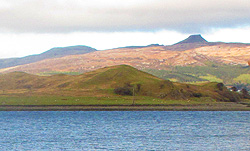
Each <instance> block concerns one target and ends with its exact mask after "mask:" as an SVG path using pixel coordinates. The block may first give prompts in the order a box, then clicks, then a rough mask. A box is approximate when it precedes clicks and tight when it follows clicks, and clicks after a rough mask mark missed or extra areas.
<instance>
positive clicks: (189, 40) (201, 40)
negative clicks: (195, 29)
mask: <svg viewBox="0 0 250 151" xmlns="http://www.w3.org/2000/svg"><path fill="white" fill-rule="evenodd" d="M207 42H208V41H207V40H205V39H204V38H203V37H202V36H201V35H200V34H198V35H190V36H189V37H188V38H187V39H185V40H183V41H180V42H178V43H177V44H185V43H207Z"/></svg>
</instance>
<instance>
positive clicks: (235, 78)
mask: <svg viewBox="0 0 250 151" xmlns="http://www.w3.org/2000/svg"><path fill="white" fill-rule="evenodd" d="M145 71H146V72H148V73H151V74H153V75H155V76H158V77H161V78H163V79H171V78H173V77H174V78H175V79H176V80H178V82H201V81H210V82H215V81H216V82H223V83H225V84H229V85H230V84H234V83H237V82H239V81H241V82H245V83H249V84H250V82H249V80H250V76H247V75H246V74H250V67H242V66H238V65H237V66H236V65H216V64H208V65H207V66H194V67H193V66H186V67H181V66H176V67H174V68H173V69H172V71H167V70H161V71H159V70H154V69H146V70H145Z"/></svg>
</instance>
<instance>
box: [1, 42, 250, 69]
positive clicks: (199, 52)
mask: <svg viewBox="0 0 250 151" xmlns="http://www.w3.org/2000/svg"><path fill="white" fill-rule="evenodd" d="M249 58H250V46H249V45H244V44H225V43H222V44H218V45H215V46H204V47H200V48H196V49H191V50H185V51H169V50H165V48H164V46H155V47H144V48H135V49H131V48H130V49H128V48H120V49H112V50H105V51H97V52H93V53H88V54H83V55H73V56H66V57H62V58H55V59H47V60H42V61H39V62H36V63H31V64H27V65H21V66H16V67H11V68H5V69H1V70H0V72H13V71H24V72H28V73H33V74H37V73H41V72H48V71H74V72H86V71H92V70H95V69H98V68H102V67H106V66H113V65H120V64H127V65H131V66H133V67H136V68H138V69H143V68H154V69H168V68H169V67H171V66H187V65H200V66H202V65H205V63H206V62H207V61H212V62H217V63H225V64H241V65H247V61H248V60H249Z"/></svg>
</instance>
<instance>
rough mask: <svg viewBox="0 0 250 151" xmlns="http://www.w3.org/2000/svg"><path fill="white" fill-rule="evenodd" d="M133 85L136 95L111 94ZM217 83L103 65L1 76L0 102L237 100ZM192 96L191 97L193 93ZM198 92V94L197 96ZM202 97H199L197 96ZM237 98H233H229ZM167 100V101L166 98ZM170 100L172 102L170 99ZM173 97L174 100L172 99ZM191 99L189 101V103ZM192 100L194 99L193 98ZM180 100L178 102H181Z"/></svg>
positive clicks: (82, 102) (141, 102)
mask: <svg viewBox="0 0 250 151" xmlns="http://www.w3.org/2000/svg"><path fill="white" fill-rule="evenodd" d="M127 84H129V85H131V87H135V86H136V85H137V84H140V85H141V89H140V90H139V91H136V97H135V98H134V97H133V96H120V95H117V94H114V93H113V89H114V88H116V87H123V86H124V85H127ZM216 85H217V83H205V84H201V85H190V84H181V83H172V82H170V81H168V80H163V79H160V78H157V77H155V76H153V75H151V74H148V73H145V72H142V71H139V70H137V69H135V68H133V67H130V66H127V65H120V66H113V67H107V68H102V69H99V70H96V71H92V72H88V73H85V74H81V75H63V74H58V75H53V76H36V75H30V74H26V73H23V72H14V73H9V74H3V75H0V96H1V97H0V103H1V104H2V105H49V104H50V105H96V104H106V105H112V104H118V105H121V104H123V105H124V104H125V105H126V104H131V101H132V100H133V99H134V100H135V101H136V103H137V104H158V105H162V104H171V102H173V103H172V104H175V103H176V100H182V101H179V102H182V103H184V104H185V103H187V101H188V100H189V103H190V104H192V102H193V101H194V100H196V102H197V100H200V101H198V102H200V103H202V102H201V101H202V100H203V101H204V98H206V99H205V100H207V99H208V100H210V102H211V101H212V102H213V99H216V100H220V101H237V99H239V97H240V96H239V95H238V94H234V93H231V92H229V91H228V90H227V89H226V88H223V91H221V90H219V89H218V88H217V86H216ZM195 95H196V97H195V98H193V96H195ZM197 95H198V96H197ZM200 97H201V98H200ZM231 98H236V100H231ZM166 100H167V101H166ZM171 100H172V101H171ZM173 100H175V101H173ZM190 101H191V102H190ZM194 102H195V101H194ZM182 103H180V104H182Z"/></svg>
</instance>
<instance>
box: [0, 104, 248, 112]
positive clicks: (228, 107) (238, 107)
mask: <svg viewBox="0 0 250 151" xmlns="http://www.w3.org/2000/svg"><path fill="white" fill-rule="evenodd" d="M0 111H250V107H249V106H247V105H243V104H236V103H225V104H221V105H178V104H176V105H175V104H173V105H0Z"/></svg>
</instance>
